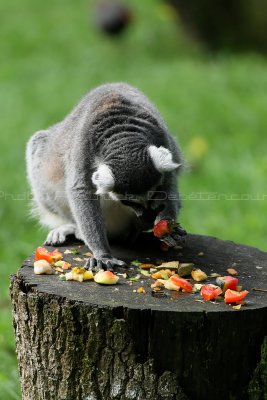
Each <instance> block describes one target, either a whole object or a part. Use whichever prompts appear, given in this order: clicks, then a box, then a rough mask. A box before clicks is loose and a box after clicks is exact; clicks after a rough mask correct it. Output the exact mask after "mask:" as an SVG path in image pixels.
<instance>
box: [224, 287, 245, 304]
mask: <svg viewBox="0 0 267 400" xmlns="http://www.w3.org/2000/svg"><path fill="white" fill-rule="evenodd" d="M248 293H249V292H248V291H247V290H243V291H242V292H236V291H235V290H231V289H227V290H226V292H225V295H224V301H225V303H236V302H239V301H241V300H243V299H244V297H245V296H246V295H247V294H248Z"/></svg>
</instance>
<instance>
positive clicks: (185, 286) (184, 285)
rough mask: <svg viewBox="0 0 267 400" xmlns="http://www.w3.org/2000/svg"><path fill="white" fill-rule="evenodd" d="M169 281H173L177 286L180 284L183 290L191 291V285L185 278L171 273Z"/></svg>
mask: <svg viewBox="0 0 267 400" xmlns="http://www.w3.org/2000/svg"><path fill="white" fill-rule="evenodd" d="M169 281H171V282H172V283H174V284H175V285H177V286H180V288H181V289H183V290H185V291H186V292H188V293H192V292H193V286H192V284H191V283H190V282H188V281H187V280H186V279H184V278H181V277H180V276H178V275H173V276H171V277H170V279H169Z"/></svg>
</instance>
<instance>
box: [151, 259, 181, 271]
mask: <svg viewBox="0 0 267 400" xmlns="http://www.w3.org/2000/svg"><path fill="white" fill-rule="evenodd" d="M178 267H179V261H168V262H163V263H162V264H160V265H159V266H158V267H156V268H157V270H161V269H166V268H167V269H172V270H177V268H178Z"/></svg>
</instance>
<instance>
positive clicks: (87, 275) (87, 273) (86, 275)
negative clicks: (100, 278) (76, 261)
mask: <svg viewBox="0 0 267 400" xmlns="http://www.w3.org/2000/svg"><path fill="white" fill-rule="evenodd" d="M91 279H94V275H93V272H92V271H85V273H84V274H83V280H84V281H90V280H91Z"/></svg>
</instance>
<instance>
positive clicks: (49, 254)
mask: <svg viewBox="0 0 267 400" xmlns="http://www.w3.org/2000/svg"><path fill="white" fill-rule="evenodd" d="M62 258H63V255H62V253H60V252H59V251H58V250H57V249H56V250H54V251H48V250H47V249H46V248H45V247H37V249H36V251H35V261H38V260H46V261H48V262H49V263H50V264H51V263H53V262H55V261H59V260H61V259H62Z"/></svg>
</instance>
